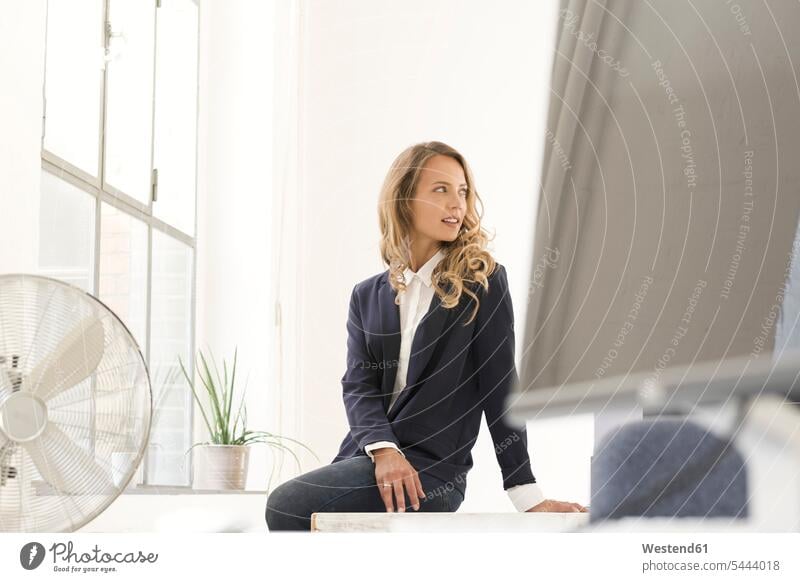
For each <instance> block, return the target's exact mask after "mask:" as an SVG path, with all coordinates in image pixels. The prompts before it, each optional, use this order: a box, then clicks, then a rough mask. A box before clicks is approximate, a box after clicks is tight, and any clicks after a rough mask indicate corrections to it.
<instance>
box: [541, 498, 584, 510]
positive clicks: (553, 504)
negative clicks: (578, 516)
mask: <svg viewBox="0 0 800 582" xmlns="http://www.w3.org/2000/svg"><path fill="white" fill-rule="evenodd" d="M539 511H541V512H547V513H576V512H578V513H587V512H588V511H589V510H588V509H586V508H585V507H584V506H583V505H581V504H580V503H569V502H567V501H555V500H554V499H545V500H544V501H542V502H541V503H540V504H539V505H534V506H533V507H531V508H530V509H528V510H527V511H526V513H527V512H539Z"/></svg>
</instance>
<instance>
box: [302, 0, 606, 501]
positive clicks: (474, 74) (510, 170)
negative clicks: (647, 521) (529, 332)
mask: <svg viewBox="0 0 800 582" xmlns="http://www.w3.org/2000/svg"><path fill="white" fill-rule="evenodd" d="M305 4H306V6H307V14H306V18H305V21H304V23H305V30H304V38H303V44H302V46H303V50H304V51H305V55H304V57H305V58H304V60H303V63H302V70H303V76H302V101H301V124H302V140H303V141H302V149H301V151H302V167H301V168H300V172H301V176H302V189H301V190H300V193H299V194H300V199H301V204H302V217H303V220H302V234H301V237H300V238H302V241H303V246H302V247H301V248H298V252H299V256H298V257H297V261H298V263H299V264H300V265H301V266H302V271H301V273H300V291H299V293H298V295H297V301H298V303H299V306H300V310H301V314H300V322H299V325H300V327H299V329H300V334H299V336H300V348H299V353H301V354H306V356H305V357H304V358H302V359H301V360H300V361H299V364H300V368H301V376H300V385H299V391H300V394H301V400H300V407H299V408H298V412H299V413H300V414H301V422H302V432H301V434H302V437H303V438H304V439H305V440H307V441H308V442H310V443H311V444H312V446H313V447H314V449H315V450H317V451H319V452H320V453H321V454H322V455H321V456H323V460H324V461H325V462H330V460H331V459H332V458H333V456H334V455H335V453H336V451H337V449H338V446H339V444H340V442H341V440H342V438H343V437H344V435H345V434H346V431H347V424H346V417H345V411H344V406H343V404H342V397H341V384H340V379H341V376H342V374H343V372H344V362H345V340H346V331H345V322H346V319H347V307H348V299H349V293H350V291H351V289H352V287H353V285H354V284H355V283H357V282H358V281H361V280H363V279H364V278H366V277H369V276H371V275H373V274H375V273H378V272H380V271H383V270H384V269H385V267H384V265H382V263H381V261H380V256H379V252H378V237H379V230H378V221H377V196H378V190H379V187H380V184H381V182H382V180H383V177H384V175H385V172H386V171H387V169H388V167H389V165H390V163H391V161H392V160H393V158H394V157H395V156H396V155H397V154H398V153H399V152H400V151H401V150H402V149H404V148H405V147H407V146H408V145H410V144H412V143H416V142H419V141H424V140H432V139H436V140H441V141H444V142H446V143H449V144H450V145H452V146H454V147H455V148H456V149H459V150H460V151H461V152H462V153H463V154H464V155H465V156H466V158H467V160H468V161H469V162H470V164H471V165H472V168H473V171H474V173H475V178H476V181H477V188H478V191H479V192H480V193H481V196H482V198H483V201H484V206H485V215H484V224H485V226H486V227H487V228H488V229H489V230H490V232H491V231H496V233H497V237H496V239H495V241H494V243H493V247H492V248H493V251H494V255H495V257H496V258H497V259H498V260H499V261H500V262H501V263H503V264H505V265H506V267H507V268H508V272H509V280H510V284H511V287H512V295H513V300H514V304H515V310H516V317H517V319H518V320H519V321H522V320H523V318H524V316H525V308H526V299H527V285H528V281H527V277H528V269H529V265H530V264H531V252H532V249H531V248H530V241H531V240H533V237H532V235H531V229H532V227H533V224H534V221H535V213H536V210H535V208H536V207H535V202H536V198H537V192H538V178H539V170H540V165H541V157H542V147H543V143H544V131H545V129H544V124H545V117H546V103H547V99H548V98H549V81H550V67H551V62H552V46H553V45H552V43H553V39H554V32H555V27H556V3H555V2H548V3H533V2H524V1H513V2H504V3H502V4H497V3H488V2H481V1H477V0H475V1H451V0H439V1H437V2H426V1H421V0H414V1H406V2H402V3H398V2H391V1H388V0H380V1H376V0H368V1H367V0H350V1H348V2H345V3H334V2H325V1H321V0H311V1H309V2H306V3H305ZM517 343H518V350H519V349H520V348H521V347H522V346H521V343H522V338H518V340H517ZM588 426H589V425H588V420H587V419H576V421H575V422H572V423H541V424H540V425H537V426H533V425H530V426H529V428H530V435H529V441H530V442H529V450H530V453H531V458H532V463H533V471H534V474H535V475H536V476H537V478H538V479H539V480H540V481H541V483H542V486H543V488H544V491H545V494H546V495H548V496H550V497H554V498H565V499H567V498H571V500H574V501H580V502H583V503H587V502H588V492H589V466H588V461H589V455H590V454H591V438H590V430H589V428H588ZM576 431H581V432H579V433H578V434H576ZM581 437H583V438H581ZM473 457H474V461H475V468H474V469H473V471H472V472H471V473H470V477H469V485H468V489H469V491H468V496H467V500H466V502H465V504H464V505H463V506H462V507H463V508H464V510H465V511H469V510H510V509H512V506H511V504H510V502H509V501H508V499H507V497H506V495H505V494H504V493H503V490H502V484H501V478H500V472H499V469H498V467H497V462H496V459H495V457H494V452H493V450H492V446H491V442H490V440H489V438H488V430H487V429H486V426H485V424H484V427H483V430H482V433H481V438H480V439H479V441H478V443H477V444H476V446H475V449H474V450H473Z"/></svg>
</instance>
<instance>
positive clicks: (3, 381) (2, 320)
mask: <svg viewBox="0 0 800 582" xmlns="http://www.w3.org/2000/svg"><path fill="white" fill-rule="evenodd" d="M151 418H152V395H151V390H150V379H149V377H148V373H147V366H146V365H145V361H144V358H143V357H142V353H141V351H140V350H139V347H138V346H137V344H136V341H135V340H134V338H133V336H132V335H131V333H130V332H129V331H128V329H127V328H126V327H125V325H124V324H123V323H122V322H121V321H120V320H119V318H118V317H117V316H116V315H115V314H114V313H113V312H112V311H111V310H110V309H109V308H108V307H106V306H105V305H104V304H103V303H101V302H100V301H99V300H97V299H96V298H94V297H93V296H91V295H89V294H88V293H86V292H84V291H83V290H81V289H79V288H77V287H74V286H72V285H69V284H67V283H64V282H61V281H57V280H55V279H50V278H47V277H41V276H37V275H16V274H15V275H0V531H4V532H67V531H75V530H77V529H79V528H81V527H82V526H84V525H85V524H86V523H88V522H89V521H91V520H92V519H94V518H95V517H96V516H97V515H99V514H100V513H101V512H102V511H103V510H104V509H105V508H106V507H108V506H109V505H110V504H111V503H112V502H113V501H114V500H115V499H116V497H117V495H119V493H120V492H121V491H122V490H123V489H124V488H125V487H126V486H127V485H128V483H129V482H130V480H131V478H132V476H133V475H134V473H135V472H136V469H137V467H138V465H139V464H140V462H141V460H142V456H143V454H144V450H145V447H146V444H147V441H148V439H149V436H150V421H151ZM132 453H133V454H132Z"/></svg>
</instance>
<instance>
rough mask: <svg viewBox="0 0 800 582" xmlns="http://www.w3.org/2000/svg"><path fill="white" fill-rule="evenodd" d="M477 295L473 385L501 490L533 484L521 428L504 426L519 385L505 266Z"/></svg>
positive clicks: (500, 266)
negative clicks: (508, 405)
mask: <svg viewBox="0 0 800 582" xmlns="http://www.w3.org/2000/svg"><path fill="white" fill-rule="evenodd" d="M479 290H480V291H482V293H481V294H479V297H480V305H479V307H478V314H477V315H476V319H475V336H474V337H473V350H474V356H475V362H476V363H477V366H478V373H477V376H478V389H479V391H480V396H481V402H482V405H483V412H484V414H485V415H486V423H487V424H488V425H489V432H490V434H491V437H492V444H493V446H494V451H495V455H496V456H497V462H498V463H499V465H500V471H501V472H502V474H503V489H506V490H508V489H510V488H511V487H514V486H516V485H523V484H525V483H536V479H535V478H534V476H533V473H532V472H531V462H530V458H529V456H528V435H527V432H526V429H525V426H524V425H523V426H521V427H517V426H514V425H511V424H509V422H508V421H507V418H506V409H505V400H506V398H507V396H508V395H509V394H510V393H511V392H512V390H514V389H515V388H516V386H517V385H518V384H519V377H518V375H517V369H516V365H515V363H514V310H513V307H512V304H511V294H510V292H509V288H508V279H507V277H506V271H505V267H503V266H502V265H500V264H499V263H498V264H497V266H496V269H495V271H494V272H493V273H492V274H491V275H490V276H489V289H488V290H485V291H483V290H482V288H480V287H479Z"/></svg>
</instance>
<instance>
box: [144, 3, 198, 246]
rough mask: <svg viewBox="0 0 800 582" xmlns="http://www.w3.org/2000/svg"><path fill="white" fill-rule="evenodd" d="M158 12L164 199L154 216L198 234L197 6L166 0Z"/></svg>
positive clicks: (158, 154)
mask: <svg viewBox="0 0 800 582" xmlns="http://www.w3.org/2000/svg"><path fill="white" fill-rule="evenodd" d="M157 14H158V26H157V30H158V40H157V42H156V51H157V52H156V112H155V115H156V118H155V132H156V133H155V153H154V155H155V164H154V165H155V167H156V168H158V200H157V201H156V202H155V203H154V204H153V212H154V213H155V215H156V216H158V217H159V218H160V219H162V220H163V221H164V222H166V223H168V224H171V225H172V226H174V227H175V228H178V229H180V230H182V231H183V232H185V233H187V234H189V235H191V236H193V235H194V206H195V141H196V120H197V18H198V15H197V5H196V4H195V3H194V2H193V1H192V0H162V2H161V8H159V9H158V12H157Z"/></svg>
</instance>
